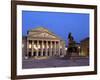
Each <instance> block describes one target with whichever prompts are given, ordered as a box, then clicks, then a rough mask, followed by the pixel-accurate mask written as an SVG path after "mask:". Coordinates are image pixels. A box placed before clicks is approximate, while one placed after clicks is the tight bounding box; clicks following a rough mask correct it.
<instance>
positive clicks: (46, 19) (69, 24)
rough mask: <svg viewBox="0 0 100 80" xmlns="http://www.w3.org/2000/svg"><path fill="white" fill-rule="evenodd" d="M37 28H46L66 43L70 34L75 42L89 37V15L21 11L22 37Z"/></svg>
mask: <svg viewBox="0 0 100 80" xmlns="http://www.w3.org/2000/svg"><path fill="white" fill-rule="evenodd" d="M37 27H44V28H47V29H48V30H49V31H51V32H53V33H55V35H57V36H59V37H60V38H62V39H63V40H65V41H67V37H68V33H69V32H71V33H72V35H73V37H74V39H75V41H76V42H80V40H82V39H84V38H86V37H89V14H82V13H80V14H79V13H63V12H39V11H36V12H35V11H22V35H23V36H27V31H28V30H30V29H34V28H37Z"/></svg>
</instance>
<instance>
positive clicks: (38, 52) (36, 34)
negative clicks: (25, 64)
mask: <svg viewBox="0 0 100 80" xmlns="http://www.w3.org/2000/svg"><path fill="white" fill-rule="evenodd" d="M38 30H39V29H38ZM38 30H36V31H35V30H33V31H29V33H28V36H27V54H28V55H29V54H31V56H32V57H42V56H46V57H49V56H50V57H52V56H60V54H61V52H62V54H63V52H64V48H65V46H64V45H63V44H61V42H62V40H61V39H59V38H58V37H56V36H55V35H54V34H52V33H51V32H49V31H48V32H47V31H46V30H44V31H43V30H42V31H41V30H39V31H38ZM40 32H41V33H40ZM60 46H62V49H61V47H60ZM62 50H63V51H62Z"/></svg>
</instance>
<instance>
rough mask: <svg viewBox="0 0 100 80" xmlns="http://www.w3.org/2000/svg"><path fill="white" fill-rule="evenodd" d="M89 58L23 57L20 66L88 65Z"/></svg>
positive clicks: (25, 67) (27, 67)
mask: <svg viewBox="0 0 100 80" xmlns="http://www.w3.org/2000/svg"><path fill="white" fill-rule="evenodd" d="M88 65H89V58H80V57H78V58H75V59H67V58H48V59H33V58H30V59H23V62H22V68H23V69H30V68H51V67H70V66H88Z"/></svg>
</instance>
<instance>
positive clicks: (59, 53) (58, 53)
mask: <svg viewBox="0 0 100 80" xmlns="http://www.w3.org/2000/svg"><path fill="white" fill-rule="evenodd" d="M58 54H59V55H60V41H59V42H58Z"/></svg>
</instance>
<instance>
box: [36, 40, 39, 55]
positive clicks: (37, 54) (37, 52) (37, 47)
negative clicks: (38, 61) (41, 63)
mask: <svg viewBox="0 0 100 80" xmlns="http://www.w3.org/2000/svg"><path fill="white" fill-rule="evenodd" d="M38 45H39V41H38V40H37V46H36V47H37V51H36V56H38V52H39V51H38Z"/></svg>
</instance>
